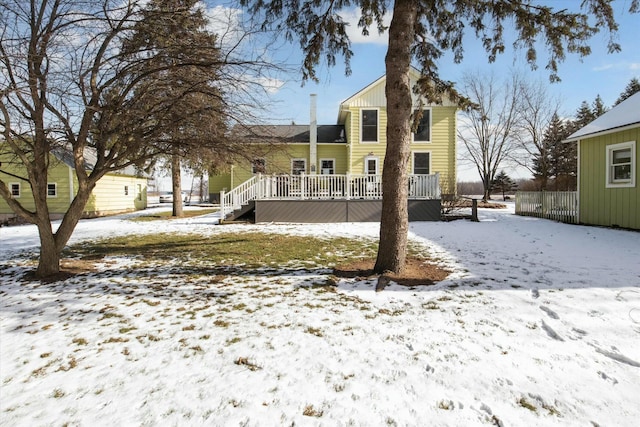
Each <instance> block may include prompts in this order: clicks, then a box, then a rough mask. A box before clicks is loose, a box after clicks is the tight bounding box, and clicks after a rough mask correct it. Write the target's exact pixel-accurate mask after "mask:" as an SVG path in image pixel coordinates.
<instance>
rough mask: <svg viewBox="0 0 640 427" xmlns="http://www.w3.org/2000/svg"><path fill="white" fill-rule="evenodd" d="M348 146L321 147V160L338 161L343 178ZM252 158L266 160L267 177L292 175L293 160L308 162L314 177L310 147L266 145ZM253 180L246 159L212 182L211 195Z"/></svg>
mask: <svg viewBox="0 0 640 427" xmlns="http://www.w3.org/2000/svg"><path fill="white" fill-rule="evenodd" d="M346 153H347V150H346V144H318V150H317V158H318V162H319V161H320V159H335V161H336V164H335V168H336V173H337V174H343V173H346V171H347V166H348V165H347V154H346ZM251 157H252V158H264V159H265V160H266V171H265V173H266V174H269V175H270V174H289V173H291V161H292V160H293V159H305V160H306V164H307V170H306V173H310V167H311V164H310V158H309V144H306V143H299V144H288V145H277V146H274V145H266V146H264V147H261V146H255V147H254V148H253V154H252V155H251ZM252 176H253V174H252V167H251V162H250V161H249V160H247V159H243V160H242V161H240V162H238V163H237V164H235V165H234V166H233V168H232V169H231V172H229V173H223V174H218V175H216V176H212V177H210V178H209V191H210V192H211V194H218V193H220V191H221V190H225V189H226V190H225V191H228V190H230V189H231V188H234V187H237V186H238V185H240V184H242V183H243V182H245V181H246V180H248V179H250V178H251V177H252Z"/></svg>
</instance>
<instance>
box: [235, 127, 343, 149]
mask: <svg viewBox="0 0 640 427" xmlns="http://www.w3.org/2000/svg"><path fill="white" fill-rule="evenodd" d="M317 129H318V132H317V135H318V143H321V144H340V143H345V142H347V139H346V137H345V131H344V126H343V125H318V128H317ZM309 134H310V126H309V125H253V126H242V127H236V128H234V130H233V135H234V136H235V137H236V138H242V139H255V140H262V141H265V142H283V143H296V142H297V143H309V142H310V138H309Z"/></svg>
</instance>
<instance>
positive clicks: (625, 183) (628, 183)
mask: <svg viewBox="0 0 640 427" xmlns="http://www.w3.org/2000/svg"><path fill="white" fill-rule="evenodd" d="M628 148H630V149H631V162H630V163H631V165H630V166H631V177H630V179H629V180H619V181H617V182H615V181H614V180H613V166H612V164H611V161H612V158H611V153H612V152H613V151H618V150H625V149H628ZM606 150H607V151H606V155H605V159H606V160H605V161H606V168H607V170H606V172H605V180H606V181H605V187H606V188H629V187H635V186H636V170H637V165H636V142H635V141H627V142H621V143H619V144H611V145H607V147H606Z"/></svg>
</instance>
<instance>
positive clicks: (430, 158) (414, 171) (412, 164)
mask: <svg viewBox="0 0 640 427" xmlns="http://www.w3.org/2000/svg"><path fill="white" fill-rule="evenodd" d="M416 154H428V155H429V175H431V174H433V166H432V165H433V154H432V153H431V150H412V151H411V173H412V174H414V175H418V174H416V159H415V155H416Z"/></svg>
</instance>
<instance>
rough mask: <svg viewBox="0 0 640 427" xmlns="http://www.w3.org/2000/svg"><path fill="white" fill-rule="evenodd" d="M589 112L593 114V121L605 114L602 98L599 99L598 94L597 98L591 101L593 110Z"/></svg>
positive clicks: (605, 109) (605, 108)
mask: <svg viewBox="0 0 640 427" xmlns="http://www.w3.org/2000/svg"><path fill="white" fill-rule="evenodd" d="M591 111H592V113H593V116H594V119H596V118H598V117H600V116H601V115H603V114H604V113H606V112H607V107H605V106H604V102H603V101H602V98H601V97H600V95H599V94H598V96H596V99H595V100H594V101H593V108H592V110H591Z"/></svg>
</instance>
